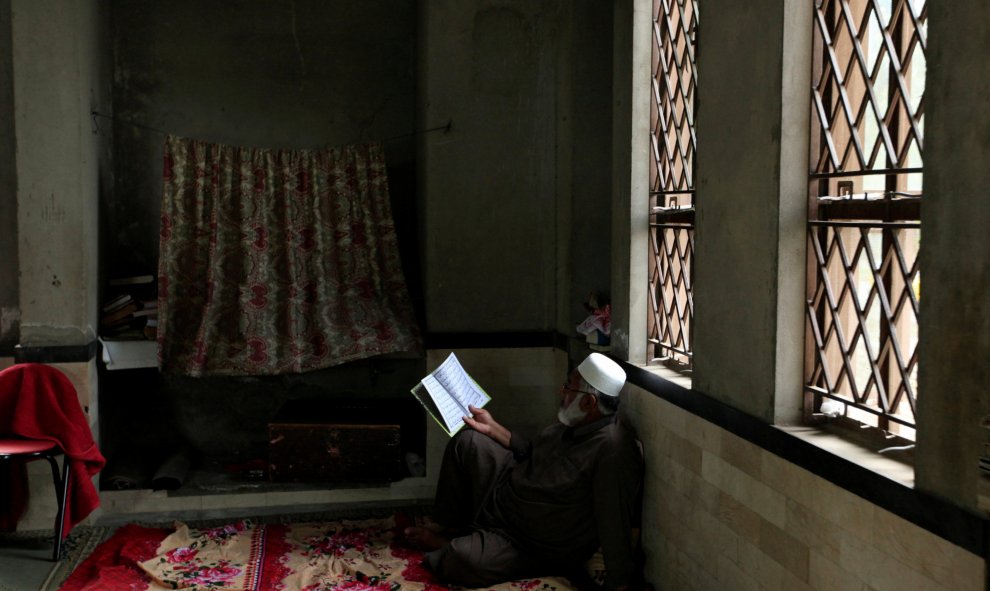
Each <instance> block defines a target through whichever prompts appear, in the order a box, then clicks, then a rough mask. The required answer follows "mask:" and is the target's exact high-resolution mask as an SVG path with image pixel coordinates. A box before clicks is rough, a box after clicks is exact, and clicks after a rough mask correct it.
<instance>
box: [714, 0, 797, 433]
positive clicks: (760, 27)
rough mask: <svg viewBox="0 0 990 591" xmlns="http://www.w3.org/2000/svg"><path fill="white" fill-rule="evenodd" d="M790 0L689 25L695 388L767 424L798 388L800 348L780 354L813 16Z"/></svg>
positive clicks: (719, 0) (793, 312) (790, 292)
mask: <svg viewBox="0 0 990 591" xmlns="http://www.w3.org/2000/svg"><path fill="white" fill-rule="evenodd" d="M795 4H799V3H792V2H784V1H782V0H778V1H772V2H770V1H768V2H758V3H751V2H735V1H731V0H710V1H708V2H705V3H704V5H703V6H702V7H701V14H700V24H699V33H698V35H699V37H698V57H697V59H698V78H699V83H698V107H697V137H698V152H697V158H696V168H695V170H696V178H697V179H698V181H697V202H698V205H697V214H696V234H695V248H696V250H695V260H694V304H695V323H694V352H695V355H694V367H695V371H694V387H695V388H696V389H698V390H700V391H702V392H705V393H707V394H709V395H711V396H712V397H714V398H717V399H719V400H722V401H723V402H726V403H728V404H730V405H732V406H734V407H736V408H738V409H740V410H743V411H745V412H748V413H750V414H752V415H754V416H757V417H759V418H762V419H764V420H766V421H774V420H775V413H777V412H778V411H780V412H782V413H786V414H787V415H792V414H795V412H796V409H797V408H798V405H799V401H800V396H801V381H800V380H801V373H800V367H801V364H800V362H801V357H800V355H799V354H797V355H780V356H779V357H778V355H779V354H780V347H778V343H779V344H780V345H781V346H786V347H787V348H793V349H799V346H797V347H795V346H794V343H798V344H800V343H801V342H803V340H802V337H801V331H802V328H803V327H802V323H801V317H800V310H801V295H802V293H801V286H802V285H803V280H804V260H803V249H804V247H803V234H804V225H803V219H804V218H803V216H802V215H801V213H800V211H801V208H802V207H803V204H804V203H805V202H806V191H807V189H806V186H805V183H804V181H803V179H804V178H805V175H806V173H807V156H806V154H807V149H808V148H807V134H808V131H807V130H808V126H807V115H803V114H802V111H805V112H806V111H807V108H808V107H807V105H808V103H807V100H806V97H807V90H803V92H802V89H801V86H802V85H803V86H805V87H807V86H808V84H810V82H808V80H809V79H810V75H809V74H808V73H807V67H808V65H807V64H808V61H807V59H806V58H805V59H804V60H801V59H800V56H801V55H804V56H807V51H808V49H807V48H806V47H804V45H803V43H804V42H805V39H806V38H805V39H802V38H801V37H802V36H801V35H799V34H797V33H798V32H799V31H800V30H802V29H808V28H810V16H808V17H807V18H805V17H804V16H803V15H801V14H800V11H798V12H794V11H795V10H797V9H796V8H795V7H794V6H793V5H795ZM802 19H804V20H803V22H802ZM795 29H797V30H795ZM785 31H786V32H787V33H786V37H785ZM792 33H795V35H794V36H793V37H792ZM785 38H786V41H787V45H786V47H785ZM785 55H786V56H787V58H786V59H785ZM802 70H803V72H802ZM802 154H804V156H802ZM778 400H779V401H780V402H779V403H778V402H777V401H778ZM789 418H790V417H789Z"/></svg>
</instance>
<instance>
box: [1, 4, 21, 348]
mask: <svg viewBox="0 0 990 591" xmlns="http://www.w3.org/2000/svg"><path fill="white" fill-rule="evenodd" d="M10 16H11V10H10V3H9V2H3V3H0V253H2V257H3V260H4V262H5V263H6V264H4V265H0V355H10V354H11V352H12V350H13V347H14V345H16V344H17V339H18V337H19V334H18V328H19V326H20V307H19V305H18V283H19V282H18V278H17V270H18V262H17V174H16V160H15V158H14V147H15V142H14V85H13V61H12V59H11V53H12V51H11V49H12V46H11V39H10V35H11V22H10Z"/></svg>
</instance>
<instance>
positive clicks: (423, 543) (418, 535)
mask: <svg viewBox="0 0 990 591" xmlns="http://www.w3.org/2000/svg"><path fill="white" fill-rule="evenodd" d="M433 525H437V524H433ZM438 527H439V526H438ZM402 533H403V534H405V536H406V541H407V542H408V543H409V546H410V547H412V548H415V549H416V550H424V551H427V552H429V551H431V550H438V549H440V548H443V547H444V546H446V545H447V543H448V542H449V541H450V540H449V539H448V538H446V537H445V536H444V535H443V534H442V533H441V532H439V531H431V530H430V529H429V528H427V527H420V526H416V527H407V528H406V529H405V530H403V532H402Z"/></svg>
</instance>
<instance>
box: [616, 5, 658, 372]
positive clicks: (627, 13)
mask: <svg viewBox="0 0 990 591" xmlns="http://www.w3.org/2000/svg"><path fill="white" fill-rule="evenodd" d="M652 14H653V3H652V1H651V0H619V1H617V2H616V3H615V13H614V20H613V26H612V30H613V46H612V47H613V49H612V51H613V54H612V63H613V66H612V70H613V75H612V204H613V210H612V302H613V304H612V353H613V354H614V355H616V356H618V357H621V358H623V359H627V360H629V361H630V362H632V363H646V361H647V359H646V314H647V306H648V303H647V302H648V299H647V281H648V278H647V261H648V259H647V257H648V256H649V247H648V245H649V242H648V240H649V226H648V224H649V195H648V193H649V190H650V182H649V181H650V179H649V158H650V155H649V149H650V94H649V93H650V56H651V54H650V46H651V44H652V42H653V41H652V39H653V33H652V30H651V27H652Z"/></svg>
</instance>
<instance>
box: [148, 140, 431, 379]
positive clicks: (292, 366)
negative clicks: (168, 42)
mask: <svg viewBox="0 0 990 591" xmlns="http://www.w3.org/2000/svg"><path fill="white" fill-rule="evenodd" d="M164 181H165V182H164V192H163V195H162V220H161V252H160V260H159V272H158V275H159V285H158V302H159V303H158V305H159V327H158V356H159V363H160V366H161V368H162V370H163V371H174V372H179V373H182V374H186V375H191V376H202V375H270V374H280V373H290V372H302V371H309V370H313V369H319V368H323V367H329V366H332V365H336V364H340V363H343V362H346V361H350V360H354V359H361V358H365V357H370V356H373V355H379V354H383V353H391V352H397V351H418V350H419V349H420V346H421V345H420V339H419V331H418V329H417V327H416V325H415V321H414V319H413V313H412V306H411V305H410V303H409V298H408V292H407V290H406V284H405V280H404V279H403V276H402V269H401V265H400V261H399V253H398V246H397V242H396V234H395V225H394V222H393V220H392V212H391V207H390V205H389V195H388V182H387V179H386V175H385V159H384V155H383V152H382V147H381V145H380V144H367V145H356V146H345V147H337V148H327V149H323V150H266V149H255V148H239V147H234V146H225V145H220V144H213V143H207V142H202V141H196V140H190V139H186V138H179V137H174V136H168V137H166V138H165V162H164Z"/></svg>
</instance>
